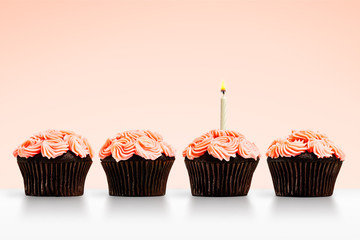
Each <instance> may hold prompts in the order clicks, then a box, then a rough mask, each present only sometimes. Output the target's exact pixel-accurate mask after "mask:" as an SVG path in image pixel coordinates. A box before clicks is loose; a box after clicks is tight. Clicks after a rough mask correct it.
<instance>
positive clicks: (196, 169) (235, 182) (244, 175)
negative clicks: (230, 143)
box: [185, 155, 259, 197]
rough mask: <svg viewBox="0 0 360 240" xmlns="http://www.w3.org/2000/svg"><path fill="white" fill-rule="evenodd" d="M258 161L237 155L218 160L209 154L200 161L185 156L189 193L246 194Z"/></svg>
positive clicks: (208, 194)
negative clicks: (228, 159)
mask: <svg viewBox="0 0 360 240" xmlns="http://www.w3.org/2000/svg"><path fill="white" fill-rule="evenodd" d="M202 157H203V156H202ZM258 162H259V160H255V159H244V158H241V157H239V156H237V157H236V160H235V159H234V158H231V159H230V161H225V160H223V161H220V160H218V159H215V158H213V157H212V156H209V155H207V156H205V160H204V157H203V158H202V160H201V161H199V160H198V159H194V160H189V159H187V158H185V165H186V168H187V170H188V174H189V178H190V186H191V193H192V195H193V196H208V197H226V196H246V195H247V194H248V192H249V189H250V185H251V180H252V177H253V174H254V171H255V169H256V167H257V165H258Z"/></svg>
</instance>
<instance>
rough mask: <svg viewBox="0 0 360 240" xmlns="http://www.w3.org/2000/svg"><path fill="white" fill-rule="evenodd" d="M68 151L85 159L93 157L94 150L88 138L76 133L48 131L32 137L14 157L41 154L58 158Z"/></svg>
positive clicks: (17, 149) (21, 146)
mask: <svg viewBox="0 0 360 240" xmlns="http://www.w3.org/2000/svg"><path fill="white" fill-rule="evenodd" d="M67 151H71V152H73V153H75V155H76V156H79V157H81V158H85V157H86V156H87V155H90V157H93V153H92V149H91V147H90V144H89V142H88V141H87V139H86V138H84V137H82V136H80V135H77V134H75V133H74V132H68V131H58V130H47V131H43V132H39V133H37V134H35V135H33V136H31V137H30V139H29V140H27V141H25V142H24V143H23V144H21V145H20V146H18V147H17V148H16V149H15V151H14V153H13V155H14V156H15V157H17V156H19V157H23V158H29V157H34V156H35V155H37V154H40V153H41V155H42V156H43V157H47V158H49V159H50V158H56V157H59V156H61V155H63V154H64V153H66V152H67Z"/></svg>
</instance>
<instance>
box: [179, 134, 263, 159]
mask: <svg viewBox="0 0 360 240" xmlns="http://www.w3.org/2000/svg"><path fill="white" fill-rule="evenodd" d="M206 152H207V153H209V154H210V155H211V156H213V157H215V158H217V159H219V160H225V161H230V157H236V155H239V156H241V157H243V158H254V159H256V160H257V159H258V158H260V151H259V149H258V148H257V146H256V145H255V144H254V143H252V142H250V141H248V140H246V139H245V137H244V135H242V134H241V133H239V132H236V131H230V130H218V129H216V130H211V131H210V132H208V133H205V134H203V135H201V136H200V137H198V138H196V139H194V141H193V142H192V143H190V144H189V145H188V146H187V147H186V148H185V150H184V151H183V156H184V157H187V158H188V159H190V160H193V159H195V158H198V157H200V156H202V155H204V154H205V153H206Z"/></svg>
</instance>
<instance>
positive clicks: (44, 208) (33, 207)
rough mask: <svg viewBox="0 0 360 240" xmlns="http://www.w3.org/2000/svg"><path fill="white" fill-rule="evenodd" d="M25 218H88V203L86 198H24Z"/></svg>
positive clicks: (22, 210)
mask: <svg viewBox="0 0 360 240" xmlns="http://www.w3.org/2000/svg"><path fill="white" fill-rule="evenodd" d="M21 213H22V215H23V216H24V217H28V218H33V217H35V218H40V219H51V218H54V219H59V218H61V217H62V216H63V217H66V218H74V217H75V218H86V217H87V216H88V211H87V203H86V200H85V198H84V197H32V196H24V198H23V200H22V204H21Z"/></svg>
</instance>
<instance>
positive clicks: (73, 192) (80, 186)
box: [17, 157, 92, 197]
mask: <svg viewBox="0 0 360 240" xmlns="http://www.w3.org/2000/svg"><path fill="white" fill-rule="evenodd" d="M17 162H18V165H19V168H20V171H21V174H22V176H23V179H24V187H25V194H26V195H29V196H57V197H60V196H63V197H65V196H81V195H83V193H84V184H85V179H86V175H87V173H88V171H89V169H90V166H91V164H92V160H91V159H90V157H88V158H84V159H82V158H78V159H73V160H69V159H67V160H65V161H61V160H60V159H57V158H55V159H23V158H18V161H17Z"/></svg>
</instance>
